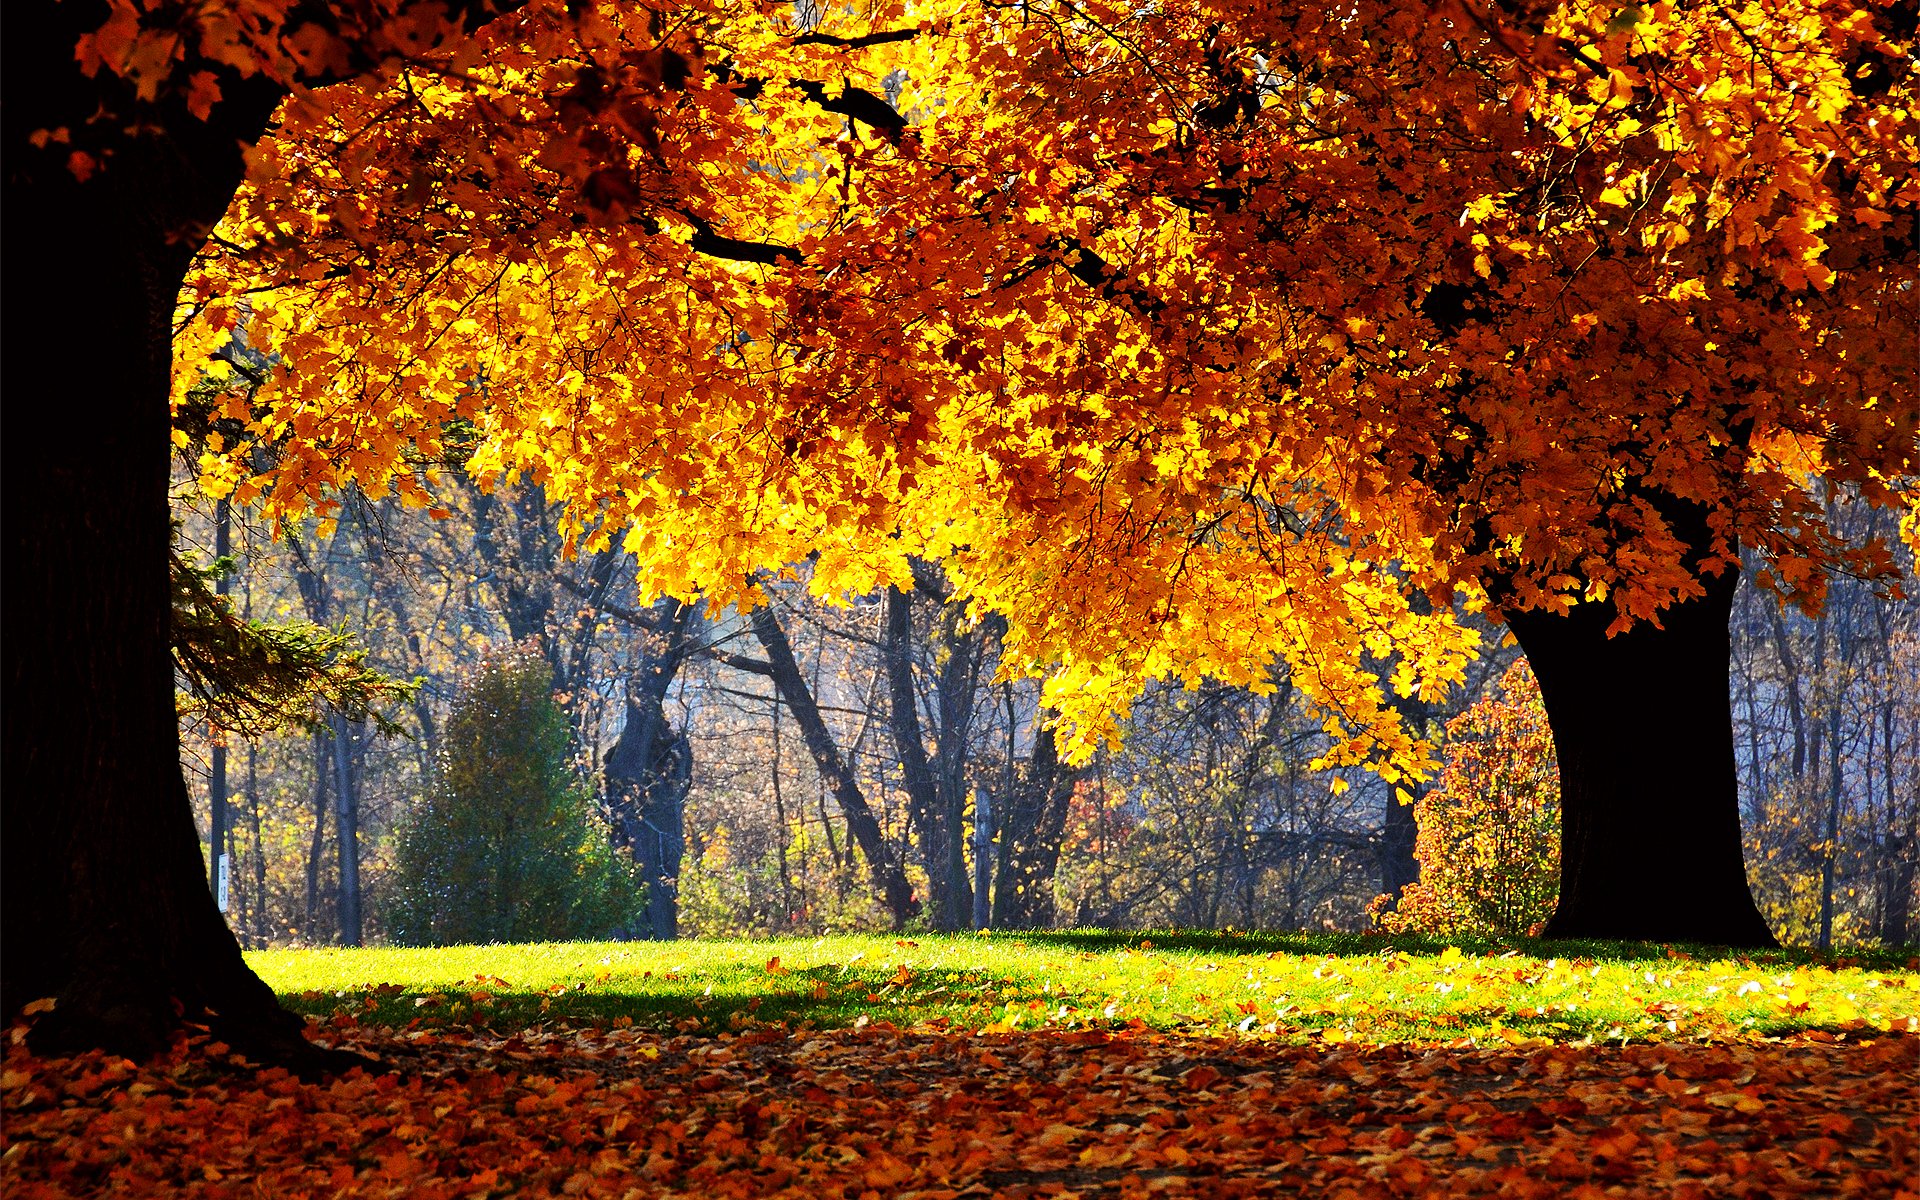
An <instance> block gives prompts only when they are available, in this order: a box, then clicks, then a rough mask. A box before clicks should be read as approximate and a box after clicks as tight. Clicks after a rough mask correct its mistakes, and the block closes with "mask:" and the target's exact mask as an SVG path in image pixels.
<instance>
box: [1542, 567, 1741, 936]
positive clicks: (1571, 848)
mask: <svg viewBox="0 0 1920 1200" xmlns="http://www.w3.org/2000/svg"><path fill="white" fill-rule="evenodd" d="M1703 582H1704V583H1705V585H1706V589H1707V594H1706V595H1705V596H1702V597H1698V598H1695V599H1692V600H1688V601H1685V602H1684V603H1681V604H1677V605H1674V606H1673V607H1671V608H1668V609H1667V610H1665V611H1663V612H1662V613H1661V614H1660V620H1661V623H1662V626H1663V628H1655V627H1654V626H1653V625H1652V624H1650V623H1647V622H1642V623H1640V624H1638V625H1635V626H1634V627H1633V628H1632V629H1630V630H1628V631H1627V632H1625V633H1622V634H1620V635H1618V636H1616V637H1611V638H1609V637H1608V636H1607V635H1606V629H1607V626H1608V624H1609V623H1610V622H1611V621H1612V620H1613V618H1614V608H1613V606H1612V605H1610V604H1581V605H1578V606H1576V607H1575V608H1574V609H1573V611H1572V612H1571V613H1570V614H1568V615H1566V616H1555V615H1553V614H1549V613H1544V612H1510V613H1508V614H1507V622H1508V625H1509V627H1510V628H1511V629H1512V630H1513V633H1514V636H1515V637H1516V638H1518V639H1519V642H1520V648H1521V649H1522V650H1524V651H1525V652H1526V655H1527V660H1528V662H1529V663H1531V664H1532V666H1533V672H1534V674H1535V675H1536V676H1537V677H1538V678H1539V680H1540V691H1541V694H1542V696H1543V698H1544V699H1545V701H1546V708H1547V718H1548V721H1549V723H1550V724H1551V726H1552V729H1553V744H1554V750H1555V753H1556V754H1557V755H1558V757H1559V761H1560V789H1561V832H1560V903H1559V907H1558V908H1557V909H1556V910H1555V912H1554V915H1553V918H1552V919H1551V920H1550V921H1549V922H1548V923H1547V930H1546V932H1547V936H1549V937H1583V938H1625V939H1636V940H1645V941H1674V942H1708V943H1714V944H1719V945H1731V946H1772V945H1775V944H1776V943H1775V941H1774V938H1773V934H1772V933H1771V932H1770V931H1769V930H1768V929H1767V924H1766V921H1765V920H1764V919H1763V918H1762V917H1761V916H1760V912H1759V909H1757V908H1756V907H1755V906H1754V903H1753V896H1752V893H1751V892H1749V891H1748V889H1747V874H1746V864H1745V860H1744V858H1743V857H1742V853H1741V846H1740V807H1739V799H1740V797H1739V782H1738V774H1737V769H1736V766H1735V761H1734V750H1733V716H1732V711H1731V706H1730V704H1729V701H1728V698H1727V670H1728V667H1727V663H1728V658H1729V651H1730V642H1729V635H1728V632H1727V629H1728V622H1729V620H1730V618H1731V616H1732V610H1733V594H1734V588H1735V585H1736V583H1737V582H1738V576H1737V574H1736V573H1735V572H1734V571H1733V570H1728V571H1726V572H1724V573H1722V574H1721V575H1720V576H1718V577H1717V578H1712V579H1707V580H1704V581H1703Z"/></svg>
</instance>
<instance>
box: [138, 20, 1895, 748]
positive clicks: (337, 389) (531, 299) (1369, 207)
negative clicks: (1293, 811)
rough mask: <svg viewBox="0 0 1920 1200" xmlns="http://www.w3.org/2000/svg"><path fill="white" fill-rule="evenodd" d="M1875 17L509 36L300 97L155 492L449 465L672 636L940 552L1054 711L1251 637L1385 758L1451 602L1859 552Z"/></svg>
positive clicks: (1882, 398) (956, 24) (1259, 667)
mask: <svg viewBox="0 0 1920 1200" xmlns="http://www.w3.org/2000/svg"><path fill="white" fill-rule="evenodd" d="M1910 9H1911V6H1910V5H1908V6H1902V5H1896V4H1866V5H1858V6H1846V5H1843V6H1837V7H1836V6H1831V5H1815V4H1798V5H1789V6H1761V5H1744V6H1724V5H1723V6H1684V5H1667V4H1662V5H1646V6H1622V5H1616V4H1571V5H1564V6H1559V7H1546V8H1539V9H1534V8H1526V9H1523V10H1518V11H1502V10H1498V9H1493V10H1489V9H1483V8H1481V7H1479V6H1476V5H1473V4H1467V5H1460V4H1439V5H1427V4H1404V3H1380V4H1374V3H1363V4H1361V5H1358V6H1354V7H1350V8H1349V7H1342V8H1339V9H1325V8H1324V7H1322V6H1302V7H1300V8H1297V9H1294V8H1287V7H1281V8H1274V7H1272V6H1266V5H1220V4H1187V3H1177V4H1172V5H1157V6H1150V7H1148V8H1144V9H1143V8H1139V7H1137V6H1129V5H1118V4H1103V3H1079V2H1074V3H1058V4H1021V5H998V4H986V5H955V4H947V3H934V4H924V5H901V4H891V5H883V6H873V7H871V8H863V9H846V10H831V11H823V10H806V19H804V20H796V19H795V16H794V14H793V13H792V12H791V11H790V10H789V9H788V8H787V7H786V6H778V5H773V6H748V5H731V4H725V3H711V4H709V3H695V4H687V5H684V6H667V7H662V8H658V9H635V10H626V9H620V10H616V9H615V8H614V7H613V6H605V5H602V6H593V5H574V6H571V8H570V9H569V10H566V11H563V10H561V9H560V8H558V7H557V6H552V5H539V4H536V5H531V6H528V7H527V8H525V9H523V10H521V12H520V13H519V14H518V15H515V16H512V17H508V18H505V19H503V20H501V21H497V22H495V23H494V24H493V25H491V26H489V27H488V28H487V30H486V31H485V32H484V34H483V35H482V36H480V37H479V38H475V39H468V40H463V41H459V42H457V43H452V44H450V45H449V46H448V47H447V48H445V49H441V50H416V51H414V52H410V53H409V55H408V56H406V57H404V58H403V57H399V56H394V57H391V58H389V59H388V60H387V63H386V68H385V70H384V73H383V74H382V75H381V76H380V78H381V80H382V82H381V83H380V84H379V85H378V86H364V85H355V86H349V87H338V88H327V89H321V90H316V91H311V92H296V94H295V95H294V97H293V98H292V99H290V100H289V101H288V102H287V104H286V106H285V107H284V108H283V110H282V112H281V115H280V125H279V127H278V129H277V131H276V132H275V133H274V135H273V136H272V137H271V138H270V139H269V140H267V141H266V142H263V143H262V144H261V145H260V146H259V147H258V148H257V149H256V151H255V153H254V155H253V159H252V182H251V183H250V185H249V186H248V187H247V188H246V189H245V190H244V191H243V192H242V195H241V197H240V199H239V202H238V203H237V205H236V206H235V208H234V209H233V210H232V211H231V212H230V214H229V217H228V219H227V221H226V222H225V223H224V224H223V226H222V227H221V229H220V230H218V231H217V232H216V234H215V236H214V237H213V238H212V240H211V241H210V242H209V243H208V246H207V250H206V252H205V253H204V254H203V255H202V257H201V260H200V262H199V264H198V266H197V269H196V271H195V272H194V273H193V274H192V275H191V276H190V279H189V286H188V288H187V290H186V292H185V293H184V295H183V304H184V305H185V307H184V309H183V312H182V324H181V336H179V337H178V338H177V339H176V347H177V349H176V353H177V354H178V355H179V357H180V360H181V361H182V362H183V363H194V364H197V363H199V362H200V361H201V360H202V359H203V358H204V357H205V356H206V354H207V353H208V352H209V351H210V350H212V349H213V348H215V347H217V346H218V345H219V343H220V342H221V340H222V339H224V338H226V337H227V336H229V335H230V333H231V332H232V330H233V329H235V328H236V327H238V326H239V325H241V324H244V325H245V327H246V329H247V331H248V336H249V337H250V338H253V339H255V341H256V342H257V343H258V344H259V345H261V346H263V347H266V348H269V349H270V350H271V352H272V353H273V354H274V355H276V365H275V366H274V368H273V370H272V373H271V377H270V379H269V380H268V381H267V382H266V386H265V387H263V388H261V389H260V390H259V392H258V395H257V398H256V400H255V406H254V407H252V408H251V409H245V410H242V409H240V408H236V410H235V411H234V412H233V413H232V414H231V415H232V416H234V417H236V418H238V419H241V420H243V421H244V422H245V423H246V424H245V429H246V433H245V435H244V436H243V437H242V438H240V439H238V440H237V441H236V443H235V444H233V445H231V446H229V447H227V448H226V449H225V450H224V451H223V452H216V453H214V454H212V455H210V457H209V458H208V459H207V460H206V461H205V463H204V469H205V474H206V477H207V480H208V482H209V484H210V485H211V486H212V487H214V488H216V489H219V490H228V489H230V490H231V491H232V493H233V494H234V496H235V497H236V498H237V499H240V500H255V499H258V500H260V501H262V502H263V503H264V504H265V505H266V507H267V508H268V510H269V511H291V510H295V509H302V508H306V507H308V506H317V507H319V508H320V509H321V510H322V511H325V509H326V508H327V507H328V506H329V505H330V504H331V503H332V500H331V499H330V494H331V492H332V490H333V489H337V488H339V487H342V486H345V485H347V484H349V483H354V484H358V485H359V486H361V487H364V488H366V489H368V490H370V491H372V492H375V493H376V494H377V493H381V492H384V491H385V490H388V489H394V490H398V491H399V492H400V493H401V494H402V495H403V496H406V497H409V498H411V499H413V500H414V501H415V502H416V503H419V504H422V505H428V504H431V503H432V500H431V494H432V487H433V481H434V478H435V474H436V472H437V471H439V470H441V469H442V468H443V467H444V466H445V465H447V464H450V463H464V465H465V466H466V468H467V469H469V470H472V471H474V472H476V473H478V474H479V475H481V476H482V477H483V478H485V477H500V476H504V475H511V474H515V473H525V474H527V475H531V476H532V477H534V478H536V479H537V480H538V481H539V482H541V483H542V484H543V485H544V486H545V487H546V488H547V490H548V493H549V494H550V495H552V496H554V497H555V498H557V499H560V500H563V501H564V502H566V503H567V505H568V506H569V508H568V516H567V521H568V531H569V533H570V535H571V536H573V537H576V538H578V539H579V540H580V541H581V542H582V543H583V544H585V545H588V546H598V545H603V544H606V543H608V542H609V541H610V540H619V541H621V542H622V543H623V544H624V545H625V546H626V548H628V549H630V550H632V551H634V552H635V553H636V554H637V555H638V556H639V558H640V560H641V563H642V565H643V569H644V570H645V571H646V572H647V574H648V576H649V578H650V580H651V581H652V582H653V583H654V584H655V585H656V586H658V587H659V588H661V589H663V590H668V591H672V592H676V593H679V594H683V595H691V594H694V593H702V594H704V595H706V596H708V597H709V598H711V599H712V600H714V601H715V602H716V603H718V602H724V601H727V600H733V599H742V598H750V594H751V584H750V582H749V581H750V578H751V575H752V573H753V572H754V571H755V570H757V569H762V568H767V567H778V566H780V565H782V564H785V563H790V562H794V561H798V560H800V559H802V558H806V557H809V556H811V557H813V558H814V560H815V569H814V572H813V576H812V578H813V580H814V581H815V586H816V587H819V588H822V589H827V590H850V591H863V590H867V589H870V588H871V587H873V586H875V585H876V584H877V583H880V582H885V581H896V582H901V581H905V580H906V578H907V576H908V571H909V566H908V564H909V559H910V557H911V556H915V555H923V556H927V557H936V558H941V559H944V560H945V561H946V562H947V565H948V569H949V571H950V572H951V573H952V575H953V577H954V578H955V580H956V581H957V583H958V585H959V587H960V588H961V590H962V591H963V593H964V594H966V595H967V596H970V597H971V598H972V599H973V600H974V601H975V602H976V603H978V604H979V605H981V606H983V607H991V608H995V609H998V610H999V611H1002V612H1005V613H1006V614H1007V615H1008V616H1009V617H1010V619H1011V627H1010V631H1009V639H1010V644H1011V645H1012V646H1013V647H1014V650H1015V656H1016V657H1017V658H1019V659H1022V660H1024V661H1028V662H1030V663H1032V664H1033V665H1034V667H1035V669H1040V668H1041V667H1043V666H1047V665H1052V664H1058V665H1059V669H1058V673H1057V675H1056V679H1055V685H1054V693H1053V699H1054V700H1055V701H1056V702H1057V703H1058V704H1059V705H1060V706H1061V707H1062V708H1063V710H1064V711H1066V713H1067V714H1068V715H1069V716H1070V717H1072V718H1073V719H1074V720H1075V721H1076V722H1078V723H1079V724H1080V726H1081V728H1082V729H1083V731H1086V732H1089V733H1099V732H1102V731H1104V730H1106V729H1108V728H1110V726H1108V725H1107V724H1106V717H1107V714H1109V713H1111V712H1113V711H1116V710H1119V709H1122V708H1124V704H1125V700H1126V698H1127V696H1128V695H1130V694H1131V693H1132V691H1133V690H1134V689H1135V688H1136V687H1137V686H1138V683H1139V681H1140V680H1141V679H1143V678H1145V677H1147V676H1150V675H1153V674H1167V673H1172V674H1178V675H1181V676H1184V677H1187V678H1190V679H1191V678H1197V677H1199V676H1201V675H1209V676H1213V677H1216V678H1220V679H1224V680H1227V681H1230V682H1258V681H1259V680H1262V679H1264V678H1266V667H1267V663H1268V661H1269V660H1270V658H1271V657H1273V656H1276V655H1277V656H1279V657H1280V658H1282V659H1284V660H1285V661H1286V664H1287V665H1288V666H1289V667H1290V668H1292V671H1293V674H1294V676H1295V678H1296V679H1297V680H1298V681H1299V683H1300V685H1301V686H1302V687H1303V688H1304V689H1306V690H1307V691H1308V692H1310V693H1311V694H1312V695H1313V696H1314V697H1315V698H1316V699H1317V700H1318V701H1320V702H1321V703H1322V704H1323V705H1325V706H1326V707H1327V709H1328V711H1329V712H1330V713H1331V714H1332V716H1331V718H1330V719H1331V720H1332V721H1334V722H1336V723H1337V726H1338V728H1339V729H1340V730H1341V731H1342V732H1343V733H1344V734H1345V735H1347V737H1348V739H1349V740H1347V741H1346V742H1345V743H1344V748H1343V750H1342V751H1341V753H1343V754H1346V755H1349V756H1355V757H1358V756H1374V757H1379V758H1383V759H1394V760H1398V761H1399V762H1400V763H1402V764H1412V763H1417V762H1419V761H1420V760H1421V758H1422V749H1423V748H1422V747H1420V746H1419V745H1418V744H1417V743H1415V741H1414V740H1413V738H1412V737H1411V735H1410V734H1409V733H1408V732H1407V731H1405V730H1403V729H1402V728H1401V727H1400V725H1399V723H1398V721H1397V719H1396V714H1395V711H1394V710H1393V709H1392V708H1391V707H1390V706H1388V705H1387V704H1385V703H1384V701H1383V697H1382V696H1381V695H1380V692H1381V688H1379V687H1376V686H1375V685H1376V684H1379V683H1382V682H1384V683H1385V685H1386V688H1387V690H1391V691H1397V692H1399V693H1401V694H1409V693H1412V692H1415V691H1418V690H1423V689H1432V688H1437V687H1441V686H1444V685H1445V684H1446V683H1447V682H1448V681H1449V680H1451V679H1453V678H1456V677H1457V675H1458V672H1459V670H1460V666H1461V663H1462V662H1463V660H1464V658H1465V656H1466V655H1468V654H1469V653H1470V652H1471V651H1472V649H1473V643H1474V636H1473V635H1472V634H1471V633H1470V632H1469V631H1467V630H1465V629H1464V628H1462V627H1461V626H1460V625H1459V624H1457V623H1456V622H1455V620H1454V616H1453V612H1454V609H1453V604H1454V601H1455V599H1456V598H1458V599H1460V600H1461V601H1463V602H1464V603H1465V605H1466V606H1467V607H1468V608H1475V607H1480V606H1484V605H1488V604H1492V605H1494V606H1496V607H1498V608H1501V609H1504V610H1509V611H1524V610H1530V609H1541V610H1548V611H1565V610H1566V609H1567V608H1568V607H1569V606H1570V605H1572V604H1575V603H1577V602H1579V601H1582V600H1587V601H1595V602H1604V603H1606V604H1609V605H1611V606H1612V611H1613V612H1614V613H1615V627H1616V628H1624V627H1626V625H1628V624H1630V623H1632V622H1635V621H1648V620H1654V621H1657V620H1658V619H1659V616H1658V614H1659V613H1660V611H1661V610H1662V609H1663V608H1664V607H1666V606H1669V605H1672V604H1674V603H1676V602H1681V601H1685V600H1686V599H1688V598H1690V597H1692V596H1696V595H1699V594H1700V593H1701V591H1702V587H1703V584H1702V580H1703V578H1711V577H1712V576H1714V575H1716V574H1719V573H1721V572H1724V571H1726V570H1728V569H1729V568H1730V566H1731V565H1732V564H1733V563H1734V562H1735V560H1736V558H1737V553H1738V548H1739V546H1740V545H1742V544H1744V545H1748V546H1752V547H1756V548H1757V549H1759V550H1760V551H1762V552H1763V553H1764V554H1765V555H1766V556H1767V560H1768V561H1769V563H1770V564H1771V567H1770V570H1771V579H1772V580H1773V582H1774V583H1775V584H1776V586H1778V587H1779V588H1781V589H1782V590H1783V591H1785V592H1787V593H1788V594H1790V595H1793V596H1795V597H1796V598H1798V599H1801V600H1802V601H1803V602H1806V603H1809V604H1817V603H1818V602H1819V597H1820V586H1821V580H1822V579H1823V577H1824V576H1825V575H1826V574H1827V573H1829V572H1831V571H1835V570H1842V571H1847V572H1850V573H1867V574H1874V573H1879V572H1883V571H1885V570H1886V568H1887V566H1888V563H1889V558H1888V554H1889V550H1888V548H1887V547H1885V546H1877V545H1876V546H1864V547H1863V546H1850V545H1845V544H1842V543H1841V542H1839V541H1838V540H1836V539H1835V538H1833V537H1832V536H1830V535H1829V532H1828V531H1827V529H1826V528H1825V526H1824V524H1823V518H1822V515H1821V512H1820V510H1819V508H1818V506H1817V505H1815V504H1814V503H1812V502H1811V501H1810V500H1809V497H1808V491H1807V489H1808V486H1809V484H1810V482H1811V481H1812V480H1814V479H1815V478H1825V479H1827V480H1831V481H1836V482H1840V483H1843V484H1846V485H1848V486H1850V487H1854V488H1857V489H1859V490H1860V491H1861V492H1862V493H1863V494H1864V495H1865V497H1866V498H1867V499H1868V500H1869V501H1870V502H1873V503H1876V504H1883V505H1911V503H1912V500H1913V495H1914V492H1913V457H1914V453H1915V438H1914V431H1915V427H1916V414H1917V413H1920V401H1916V395H1915V388H1914V383H1915V373H1914V369H1913V353H1912V320H1913V317H1914V291H1913V284H1914V268H1915V245H1914V234H1913V215H1914V203H1915V200H1916V198H1920V182H1917V179H1920V177H1917V176H1916V167H1915V163H1916V161H1920V157H1917V156H1916V139H1915V117H1914V109H1913V106H1912V80H1911V77H1910V73H1909V70H1908V67H1907V65H1906V62H1905V58H1904V56H1905V53H1906V51H1905V49H1904V48H1905V47H1907V46H1909V45H1910V41H1911V37H1912V25H1913V14H1912V12H1911V11H1910ZM132 44H133V45H134V46H135V47H136V51H137V47H138V46H139V45H142V44H144V43H142V42H140V41H138V40H137V39H136V40H135V41H134V42H133V43H132ZM313 53H314V54H317V55H320V56H322V57H325V55H326V54H330V53H334V52H333V51H326V50H316V51H313ZM340 53H341V54H344V51H341V52H340ZM114 61H115V62H118V63H119V65H120V66H121V67H122V68H123V69H126V70H129V71H132V70H135V69H136V68H137V67H138V66H139V61H138V55H137V52H136V53H135V54H134V56H133V57H130V58H125V59H123V60H114ZM343 61H344V60H343ZM109 65H113V63H111V62H110V63H109ZM183 374H184V373H183ZM249 391H251V389H249ZM236 394H238V393H236ZM238 403H239V402H238V401H237V400H236V404H238ZM256 445H266V446H270V447H271V449H272V451H273V462H274V466H273V467H272V468H271V469H270V470H267V471H262V472H256V471H254V470H252V469H250V468H249V466H248V465H247V464H248V461H249V460H248V458H247V455H248V454H250V453H251V452H252V450H253V447H254V446H256ZM1907 528H1908V530H1909V532H1911V531H1912V529H1913V524H1912V522H1911V520H1910V521H1909V522H1908V525H1907ZM1036 599H1038V600H1040V601H1041V602H1040V603H1034V601H1035V600H1036ZM1429 601H1431V602H1429ZM1434 602H1437V603H1434ZM1390 649H1397V650H1398V652H1399V653H1398V656H1397V658H1395V660H1394V662H1395V664H1396V665H1395V666H1394V668H1393V670H1392V675H1391V677H1390V678H1388V679H1386V680H1384V681H1382V680H1380V678H1379V676H1380V675H1382V674H1383V670H1382V668H1381V665H1380V664H1381V662H1382V661H1384V660H1385V659H1386V658H1387V656H1388V652H1389V650H1390ZM1389 770H1392V768H1389Z"/></svg>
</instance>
